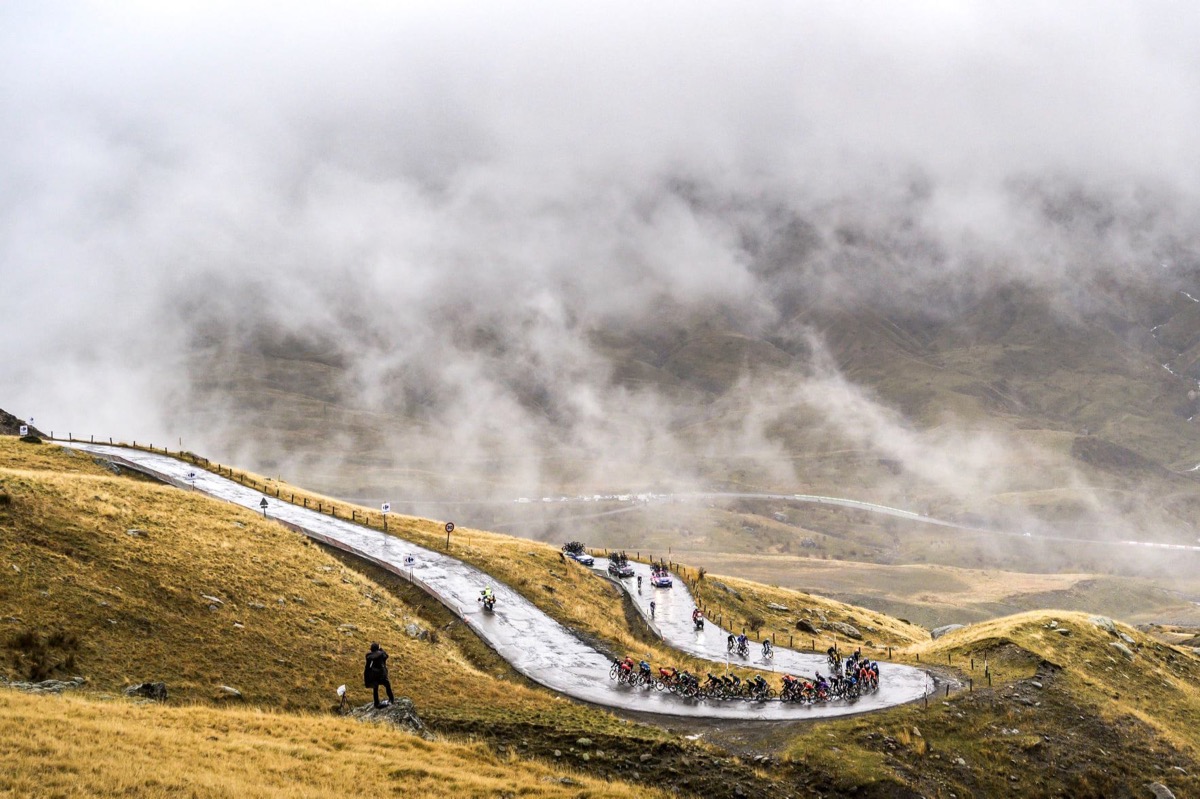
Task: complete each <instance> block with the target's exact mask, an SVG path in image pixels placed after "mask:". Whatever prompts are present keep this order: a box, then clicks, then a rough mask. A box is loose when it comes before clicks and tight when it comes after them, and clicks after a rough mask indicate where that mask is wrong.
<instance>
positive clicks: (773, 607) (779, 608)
mask: <svg viewBox="0 0 1200 799" xmlns="http://www.w3.org/2000/svg"><path fill="white" fill-rule="evenodd" d="M767 607H768V608H770V609H771V610H777V611H779V612H780V613H787V612H788V609H787V608H786V607H785V606H783V605H777V604H775V603H774V602H768V603H767Z"/></svg>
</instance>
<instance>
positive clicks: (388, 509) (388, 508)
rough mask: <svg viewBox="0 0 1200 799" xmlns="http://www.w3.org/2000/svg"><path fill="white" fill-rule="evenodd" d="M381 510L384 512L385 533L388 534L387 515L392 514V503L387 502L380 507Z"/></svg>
mask: <svg viewBox="0 0 1200 799" xmlns="http://www.w3.org/2000/svg"><path fill="white" fill-rule="evenodd" d="M379 509H380V510H381V511H383V531H384V532H385V533H386V532H387V515H388V514H389V513H391V512H392V503H390V502H385V503H383V504H382V505H380V506H379Z"/></svg>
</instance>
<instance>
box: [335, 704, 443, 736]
mask: <svg viewBox="0 0 1200 799" xmlns="http://www.w3.org/2000/svg"><path fill="white" fill-rule="evenodd" d="M346 715H348V716H350V717H351V718H356V719H358V720H359V721H368V722H371V723H372V724H386V725H387V726H389V727H395V728H396V729H399V730H405V731H406V732H411V733H415V734H417V735H419V736H421V737H422V738H424V739H426V740H432V739H433V736H432V735H431V734H430V733H429V730H427V729H425V724H424V723H423V722H422V721H421V717H420V716H418V715H417V707H416V705H414V704H413V703H412V700H411V699H408V698H407V697H403V696H401V697H397V699H396V701H395V702H392V703H391V704H390V705H387V706H385V707H375V705H374V704H371V703H368V704H365V705H361V706H359V707H355V708H351V709H350V710H349V712H348V713H347V714H346Z"/></svg>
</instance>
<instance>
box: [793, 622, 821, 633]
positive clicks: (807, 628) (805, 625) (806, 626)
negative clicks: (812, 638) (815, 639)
mask: <svg viewBox="0 0 1200 799" xmlns="http://www.w3.org/2000/svg"><path fill="white" fill-rule="evenodd" d="M796 629H797V630H799V631H800V632H802V633H809V634H810V635H817V634H819V633H820V632H821V631H820V630H818V629H817V628H816V627H814V626H813V623H812V622H811V621H809V620H808V619H800V620H799V621H797V622H796Z"/></svg>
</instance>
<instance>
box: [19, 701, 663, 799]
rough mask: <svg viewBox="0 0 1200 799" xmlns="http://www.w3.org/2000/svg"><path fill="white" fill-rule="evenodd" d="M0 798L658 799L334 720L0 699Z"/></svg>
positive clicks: (641, 790) (488, 753) (537, 765)
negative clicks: (400, 798) (403, 798)
mask: <svg viewBox="0 0 1200 799" xmlns="http://www.w3.org/2000/svg"><path fill="white" fill-rule="evenodd" d="M0 752H3V753H4V763H5V767H4V768H3V769H0V796H14V797H15V796H64V797H65V796H129V797H141V798H145V799H150V798H151V797H168V796H205V797H230V799H233V798H234V797H246V796H255V797H271V798H273V799H274V798H278V799H282V797H292V796H299V795H303V796H307V797H314V798H316V797H329V798H330V799H333V797H339V798H340V797H345V796H393V795H405V794H407V795H410V796H422V797H445V798H446V799H459V797H477V798H478V799H485V797H487V798H490V797H496V796H518V795H519V796H528V797H546V798H547V799H549V798H550V797H572V799H575V798H577V797H601V796H605V797H609V796H611V797H630V798H632V797H635V796H637V797H641V796H647V797H657V796H666V795H667V794H666V793H665V792H661V791H659V790H656V789H655V788H653V787H646V786H641V785H639V786H634V785H631V784H629V783H622V782H615V781H608V780H600V779H596V778H594V777H589V776H587V775H585V774H581V773H579V772H577V771H575V770H570V769H565V768H562V767H558V768H556V767H554V766H552V765H549V764H547V763H544V762H538V761H531V760H525V759H521V758H518V757H516V756H515V755H511V756H510V755H502V754H497V753H496V752H495V751H493V750H492V749H491V748H490V747H488V746H486V745H482V744H468V743H454V742H447V741H425V740H422V739H421V738H419V737H417V736H415V735H412V734H409V733H405V732H400V731H398V730H392V729H389V728H387V727H384V726H370V727H365V726H364V725H363V724H360V723H358V722H356V721H352V720H349V719H343V718H337V717H334V716H316V715H291V714H284V713H264V712H262V711H257V710H256V711H250V710H240V709H223V710H215V709H212V708H206V707H200V706H190V707H178V708H175V707H162V706H159V705H153V704H150V705H134V704H131V703H128V702H114V701H107V702H106V701H96V700H94V699H87V698H83V697H75V696H70V697H30V696H24V695H21V694H16V693H12V692H5V691H0Z"/></svg>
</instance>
